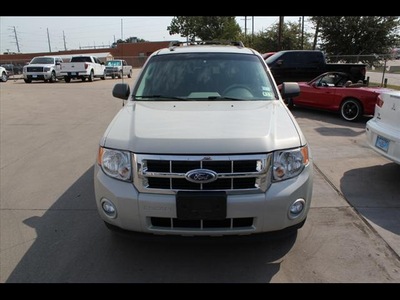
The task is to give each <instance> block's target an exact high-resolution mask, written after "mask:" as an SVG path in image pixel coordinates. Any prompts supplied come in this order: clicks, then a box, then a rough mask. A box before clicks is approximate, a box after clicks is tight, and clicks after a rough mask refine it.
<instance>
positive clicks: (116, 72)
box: [105, 59, 132, 79]
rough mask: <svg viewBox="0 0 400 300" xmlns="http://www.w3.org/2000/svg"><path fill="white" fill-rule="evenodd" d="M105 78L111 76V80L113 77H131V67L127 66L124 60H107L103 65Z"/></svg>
mask: <svg viewBox="0 0 400 300" xmlns="http://www.w3.org/2000/svg"><path fill="white" fill-rule="evenodd" d="M105 66H106V76H111V78H112V79H114V78H115V77H118V78H122V77H123V76H128V78H131V77H132V66H131V65H128V63H127V62H126V60H124V59H113V60H109V61H107V62H106V64H105Z"/></svg>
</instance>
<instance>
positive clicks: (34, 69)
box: [26, 67, 43, 72]
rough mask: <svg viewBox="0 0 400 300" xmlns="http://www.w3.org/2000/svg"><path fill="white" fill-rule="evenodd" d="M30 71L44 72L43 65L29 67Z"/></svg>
mask: <svg viewBox="0 0 400 300" xmlns="http://www.w3.org/2000/svg"><path fill="white" fill-rule="evenodd" d="M26 70H27V71H28V72H43V67H27V69H26Z"/></svg>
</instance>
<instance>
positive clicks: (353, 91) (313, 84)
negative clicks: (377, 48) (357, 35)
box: [285, 72, 385, 121]
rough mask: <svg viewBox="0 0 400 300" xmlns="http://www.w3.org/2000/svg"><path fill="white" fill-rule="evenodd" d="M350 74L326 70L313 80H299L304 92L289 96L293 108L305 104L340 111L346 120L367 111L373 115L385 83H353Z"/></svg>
mask: <svg viewBox="0 0 400 300" xmlns="http://www.w3.org/2000/svg"><path fill="white" fill-rule="evenodd" d="M350 78H351V77H350V75H349V74H347V73H342V72H326V73H324V74H321V75H319V76H317V77H316V78H314V79H313V80H311V81H310V82H299V86H300V95H299V96H297V97H294V98H290V99H285V102H286V104H287V105H288V107H289V108H293V107H294V106H299V107H300V106H301V107H307V108H313V109H321V110H327V111H332V112H336V113H339V114H340V116H341V117H342V118H343V119H345V120H346V121H357V120H359V119H360V118H361V117H362V116H363V115H370V116H372V115H373V114H374V111H375V103H376V101H377V97H378V95H379V93H381V92H382V91H384V90H385V88H381V87H368V86H366V85H365V84H363V83H361V82H360V83H357V82H356V83H353V82H352V81H351V80H350Z"/></svg>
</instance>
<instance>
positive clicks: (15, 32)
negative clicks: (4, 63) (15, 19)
mask: <svg viewBox="0 0 400 300" xmlns="http://www.w3.org/2000/svg"><path fill="white" fill-rule="evenodd" d="M14 36H15V43H16V44H17V50H18V53H20V52H21V51H20V50H19V43H18V38H17V30H15V26H14Z"/></svg>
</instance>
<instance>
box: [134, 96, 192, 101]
mask: <svg viewBox="0 0 400 300" xmlns="http://www.w3.org/2000/svg"><path fill="white" fill-rule="evenodd" d="M134 98H135V99H144V98H147V99H162V100H186V98H183V97H175V96H164V95H143V96H134Z"/></svg>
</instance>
